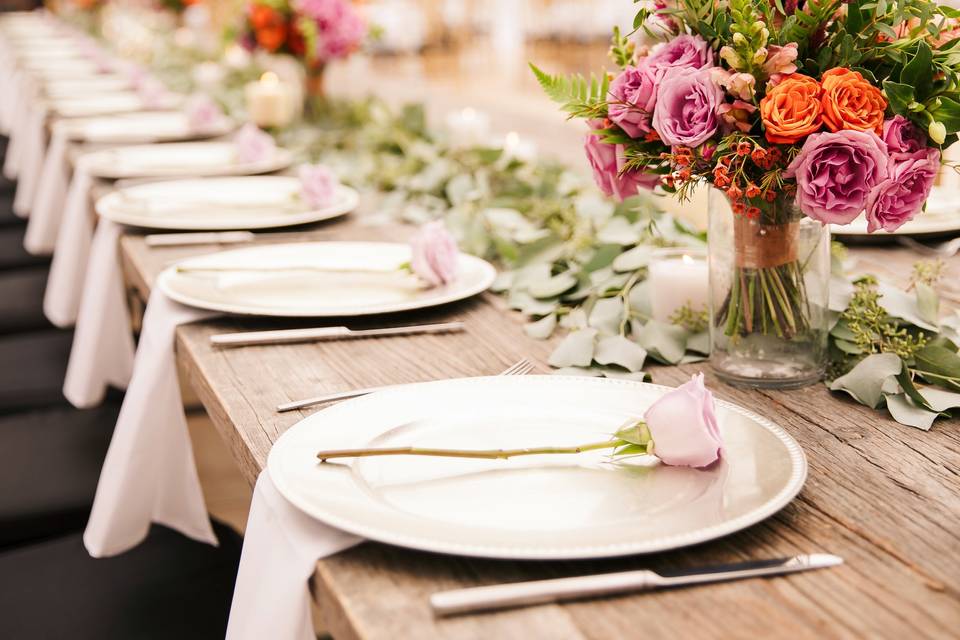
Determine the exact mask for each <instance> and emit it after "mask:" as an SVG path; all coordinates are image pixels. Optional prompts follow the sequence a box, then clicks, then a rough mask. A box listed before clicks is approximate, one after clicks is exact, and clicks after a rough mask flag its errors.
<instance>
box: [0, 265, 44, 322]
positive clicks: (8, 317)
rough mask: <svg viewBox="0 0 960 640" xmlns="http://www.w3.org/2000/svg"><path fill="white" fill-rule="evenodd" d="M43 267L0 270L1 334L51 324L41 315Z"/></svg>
mask: <svg viewBox="0 0 960 640" xmlns="http://www.w3.org/2000/svg"><path fill="white" fill-rule="evenodd" d="M47 274H48V270H47V269H46V267H31V268H29V269H15V270H13V271H0V334H5V333H13V332H22V331H36V330H39V329H49V328H51V327H52V325H51V324H50V322H49V321H48V320H47V318H46V316H45V315H44V314H43V292H44V291H45V290H46V287H47Z"/></svg>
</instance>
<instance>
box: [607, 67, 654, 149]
mask: <svg viewBox="0 0 960 640" xmlns="http://www.w3.org/2000/svg"><path fill="white" fill-rule="evenodd" d="M610 96H611V97H610V99H609V100H608V102H609V104H610V106H609V108H608V115H609V117H610V119H611V120H613V121H614V122H615V123H617V124H618V125H619V126H620V128H621V129H623V130H624V131H625V132H626V134H627V135H628V136H630V137H631V138H640V137H643V134H645V133H648V132H649V131H650V118H651V116H653V107H654V105H655V104H656V101H657V77H656V75H655V74H654V72H653V71H652V70H651V69H650V67H649V66H648V65H647V64H645V63H641V64H640V66H639V67H627V68H626V69H624V70H623V72H622V73H621V74H620V75H618V76H617V77H616V78H614V79H613V82H611V83H610Z"/></svg>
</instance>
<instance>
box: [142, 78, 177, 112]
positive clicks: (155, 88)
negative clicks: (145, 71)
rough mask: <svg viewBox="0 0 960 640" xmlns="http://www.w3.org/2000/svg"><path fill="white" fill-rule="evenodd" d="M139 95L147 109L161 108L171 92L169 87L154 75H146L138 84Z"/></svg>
mask: <svg viewBox="0 0 960 640" xmlns="http://www.w3.org/2000/svg"><path fill="white" fill-rule="evenodd" d="M137 95H139V96H140V99H141V100H142V101H143V106H145V107H146V108H147V109H160V108H162V107H164V106H165V105H166V104H167V101H168V100H169V98H170V93H169V92H168V91H167V87H166V86H165V85H164V84H163V83H162V82H160V81H159V80H157V79H156V78H154V77H152V76H146V77H145V78H143V80H141V81H140V83H139V85H138V86H137Z"/></svg>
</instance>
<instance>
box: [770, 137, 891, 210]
mask: <svg viewBox="0 0 960 640" xmlns="http://www.w3.org/2000/svg"><path fill="white" fill-rule="evenodd" d="M888 165H889V161H888V158H887V145H886V144H885V143H884V142H883V140H881V139H880V138H879V137H877V134H875V133H874V132H872V131H866V132H864V131H851V130H843V131H836V132H827V133H814V134H811V135H810V136H808V137H807V139H806V141H805V142H804V143H803V148H802V149H800V155H798V156H797V157H796V158H794V160H793V162H791V163H790V166H788V167H787V170H786V171H785V172H784V174H783V175H784V177H786V178H796V181H797V204H798V205H799V207H800V210H801V211H803V213H804V214H806V215H808V216H810V217H811V218H813V219H814V220H819V221H820V222H822V223H824V224H849V223H850V222H852V221H853V219H854V218H856V217H857V216H858V215H860V212H861V211H863V208H864V206H866V204H867V196H868V195H869V194H870V191H871V189H873V188H874V187H875V186H877V185H878V184H880V183H881V182H883V181H884V180H885V179H886V178H887V175H888V174H889V169H888Z"/></svg>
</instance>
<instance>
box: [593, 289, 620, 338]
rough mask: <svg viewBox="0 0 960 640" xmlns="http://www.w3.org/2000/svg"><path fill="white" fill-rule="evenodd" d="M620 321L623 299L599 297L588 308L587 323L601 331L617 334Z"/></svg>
mask: <svg viewBox="0 0 960 640" xmlns="http://www.w3.org/2000/svg"><path fill="white" fill-rule="evenodd" d="M622 321H623V299H622V298H620V297H615V298H601V299H600V300H597V302H596V304H594V305H593V309H591V310H590V321H589V325H590V326H591V327H593V328H594V329H599V330H600V332H601V333H605V334H617V335H619V333H620V323H621V322H622Z"/></svg>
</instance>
